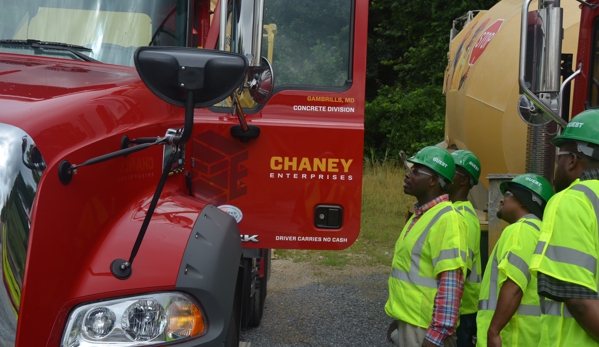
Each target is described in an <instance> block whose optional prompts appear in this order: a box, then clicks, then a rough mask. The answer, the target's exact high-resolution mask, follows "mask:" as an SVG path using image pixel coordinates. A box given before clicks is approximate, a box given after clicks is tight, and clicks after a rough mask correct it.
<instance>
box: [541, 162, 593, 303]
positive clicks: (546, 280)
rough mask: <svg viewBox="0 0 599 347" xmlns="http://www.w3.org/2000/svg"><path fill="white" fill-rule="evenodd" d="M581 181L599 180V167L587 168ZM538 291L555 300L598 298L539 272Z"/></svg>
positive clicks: (574, 285)
mask: <svg viewBox="0 0 599 347" xmlns="http://www.w3.org/2000/svg"><path fill="white" fill-rule="evenodd" d="M580 180H581V181H586V180H599V169H591V170H586V171H584V172H583V173H582V174H581V175H580ZM537 287H538V289H537V291H538V292H539V294H540V295H542V296H544V297H546V298H549V299H551V300H554V301H564V299H565V298H571V299H597V292H595V291H593V290H591V289H589V288H587V287H584V286H581V285H578V284H574V283H570V282H563V281H560V280H558V279H557V278H553V277H551V276H547V275H545V274H543V273H541V272H539V273H537Z"/></svg>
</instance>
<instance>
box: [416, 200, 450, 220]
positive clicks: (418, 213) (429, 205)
mask: <svg viewBox="0 0 599 347" xmlns="http://www.w3.org/2000/svg"><path fill="white" fill-rule="evenodd" d="M445 201H449V195H447V194H443V195H439V196H438V197H436V198H434V199H433V200H431V201H429V202H427V203H426V204H424V205H422V206H419V205H418V203H416V205H414V215H415V216H416V217H420V216H422V215H423V214H424V212H426V211H428V210H430V209H431V208H433V207H435V206H436V205H437V204H440V203H442V202H445Z"/></svg>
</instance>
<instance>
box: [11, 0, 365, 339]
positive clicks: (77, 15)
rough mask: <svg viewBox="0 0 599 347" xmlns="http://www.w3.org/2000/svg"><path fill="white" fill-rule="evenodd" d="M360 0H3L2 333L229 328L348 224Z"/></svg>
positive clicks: (156, 334) (74, 335)
mask: <svg viewBox="0 0 599 347" xmlns="http://www.w3.org/2000/svg"><path fill="white" fill-rule="evenodd" d="M367 12H368V2H367V1H366V0H331V1H327V2H321V1H308V2H294V1H289V0H230V1H226V2H223V3H220V2H218V1H215V0H154V1H141V0H89V1H79V0H24V1H20V2H15V1H10V0H0V181H1V184H0V231H1V238H0V244H1V248H0V252H1V259H2V267H1V270H0V273H1V275H2V285H1V286H0V345H1V346H19V347H30V346H62V347H76V346H78V347H85V346H159V345H169V346H186V347H187V346H237V345H238V344H239V330H240V328H243V327H247V326H255V325H258V324H259V323H260V318H261V316H262V311H263V307H264V300H265V298H266V291H267V287H266V285H267V279H268V272H269V267H270V249H274V248H281V249H282V248H288V249H330V250H340V249H344V248H347V247H349V246H350V245H351V244H352V243H353V242H354V241H355V240H356V238H357V236H358V233H359V229H360V210H361V189H362V184H361V182H362V156H363V133H364V129H363V120H364V111H363V110H364V88H365V87H364V86H365V74H366V73H365V72H366V48H365V47H366V40H367V38H366V32H367Z"/></svg>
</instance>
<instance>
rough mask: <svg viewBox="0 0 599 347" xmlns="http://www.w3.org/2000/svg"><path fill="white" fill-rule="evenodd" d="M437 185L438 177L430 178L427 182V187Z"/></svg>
mask: <svg viewBox="0 0 599 347" xmlns="http://www.w3.org/2000/svg"><path fill="white" fill-rule="evenodd" d="M437 184H439V177H437V176H431V177H430V179H429V180H428V186H429V187H431V188H432V187H434V186H436V185H437Z"/></svg>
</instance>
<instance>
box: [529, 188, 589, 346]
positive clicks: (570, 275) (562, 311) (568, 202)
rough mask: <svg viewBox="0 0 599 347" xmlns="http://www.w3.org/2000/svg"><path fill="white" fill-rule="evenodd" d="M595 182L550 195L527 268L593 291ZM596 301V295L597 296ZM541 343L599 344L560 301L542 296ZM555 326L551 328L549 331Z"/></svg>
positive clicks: (562, 344)
mask: <svg viewBox="0 0 599 347" xmlns="http://www.w3.org/2000/svg"><path fill="white" fill-rule="evenodd" d="M598 195H599V181H597V180H586V181H580V180H579V179H577V180H576V181H574V182H573V183H572V184H571V185H570V186H569V187H568V188H566V189H564V190H563V191H561V192H559V193H557V194H555V195H554V196H553V197H552V198H551V199H550V200H549V202H548V204H547V207H546V208H545V214H544V218H543V228H542V229H541V236H540V238H539V242H538V244H537V247H536V249H535V254H534V256H533V259H532V262H531V266H530V271H531V273H533V274H534V275H536V273H537V272H541V273H543V274H546V275H548V276H551V277H553V278H556V279H558V280H560V281H564V282H569V283H574V284H578V285H580V286H584V287H587V288H589V289H591V290H593V291H595V292H597V290H598V289H599V288H598V287H599V285H598V283H599V275H598V273H599V271H598V269H599V263H598V261H597V257H598V255H599V234H598V233H599V229H598V225H597V220H598V219H599V197H598ZM598 299H599V296H598ZM541 310H542V312H543V316H542V318H541V324H543V326H542V327H541V332H542V333H544V334H553V337H554V338H552V337H547V336H542V337H541V341H545V342H546V343H547V344H546V345H544V346H584V347H586V346H599V343H597V342H595V341H594V340H593V339H592V338H591V337H590V336H589V335H588V334H587V333H586V332H585V331H584V330H583V329H582V327H581V326H580V325H579V324H578V323H577V322H576V320H575V319H574V318H573V317H572V315H571V314H570V312H569V311H568V309H567V307H566V305H565V304H563V303H561V302H555V301H551V300H547V299H545V300H542V302H541ZM554 329H555V330H556V332H554V331H553V330H554Z"/></svg>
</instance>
